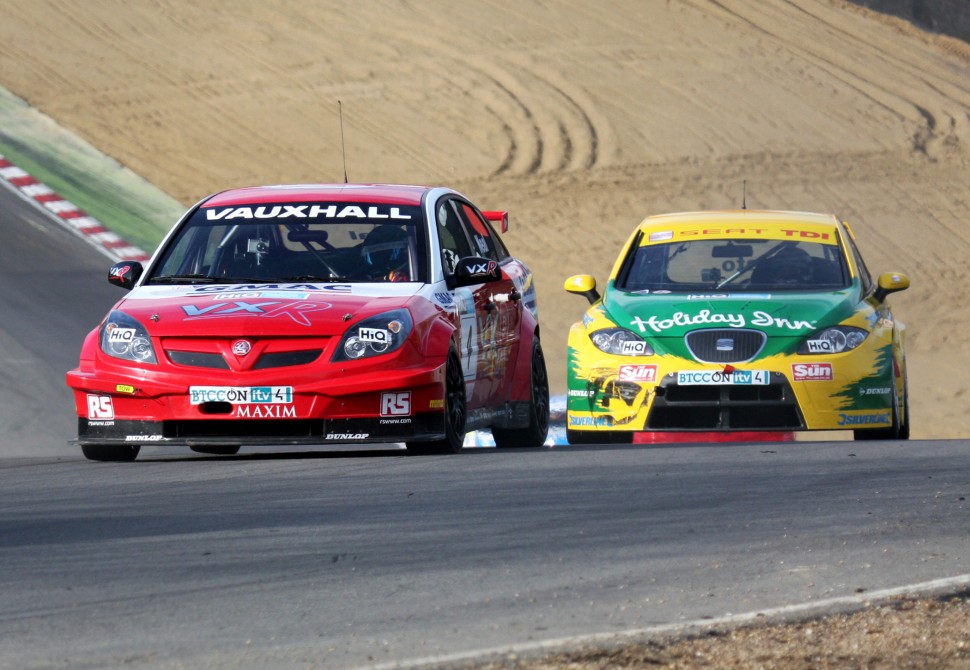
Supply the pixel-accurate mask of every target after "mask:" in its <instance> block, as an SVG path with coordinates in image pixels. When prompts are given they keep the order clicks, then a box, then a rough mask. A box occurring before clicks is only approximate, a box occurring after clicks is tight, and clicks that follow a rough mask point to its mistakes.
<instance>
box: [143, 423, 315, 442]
mask: <svg viewBox="0 0 970 670" xmlns="http://www.w3.org/2000/svg"><path fill="white" fill-rule="evenodd" d="M162 434H163V435H164V436H165V437H167V438H180V439H191V438H193V437H197V438H203V437H210V438H211V437H230V438H231V437H249V438H252V437H322V436H323V421H321V420H320V419H315V420H314V419H293V420H287V419H261V420H259V421H248V420H245V419H244V420H232V421H230V420H207V419H201V420H200V419H193V420H190V421H164V422H163V424H162Z"/></svg>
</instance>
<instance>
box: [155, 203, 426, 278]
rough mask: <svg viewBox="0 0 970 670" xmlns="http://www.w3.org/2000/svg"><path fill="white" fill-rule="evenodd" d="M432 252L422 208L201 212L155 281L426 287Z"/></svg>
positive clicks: (171, 245) (297, 206)
mask: <svg viewBox="0 0 970 670" xmlns="http://www.w3.org/2000/svg"><path fill="white" fill-rule="evenodd" d="M426 246H427V245H426V243H425V237H424V219H423V216H422V214H421V209H420V208H419V207H413V206H404V205H402V206H397V205H395V206H388V205H379V206H378V205H373V204H370V203H346V202H341V203H310V204H302V203H292V202H287V203H267V204H260V205H242V206H235V207H212V208H200V209H199V210H197V211H196V212H195V213H194V214H193V215H192V217H191V218H190V219H189V220H188V221H186V222H185V223H184V224H183V225H182V226H181V227H180V228H179V229H178V231H177V233H176V234H175V235H174V236H173V238H172V239H171V240H169V242H168V244H167V245H166V247H165V250H164V252H163V255H162V258H161V259H160V261H159V263H158V265H156V269H155V271H154V272H153V274H152V276H151V277H149V278H148V281H147V283H149V284H172V283H212V282H221V283H257V282H267V283H278V282H307V281H319V282H331V281H333V282H399V281H424V280H425V277H426V275H427V271H428V270H427V259H426V254H424V253H422V250H424V249H425V248H426Z"/></svg>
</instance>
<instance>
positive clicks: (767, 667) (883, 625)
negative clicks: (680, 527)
mask: <svg viewBox="0 0 970 670" xmlns="http://www.w3.org/2000/svg"><path fill="white" fill-rule="evenodd" d="M441 667H448V668H451V669H452V670H458V669H461V670H591V669H595V670H600V669H603V670H605V669H607V668H609V669H611V670H633V669H637V670H645V669H648V668H649V669H655V668H671V669H686V668H724V669H727V670H756V669H758V670H771V669H778V670H781V669H784V670H809V669H811V670H819V669H833V670H834V669H839V670H843V669H855V668H858V669H863V668H865V669H867V670H875V669H887V670H888V669H890V668H892V669H896V668H911V669H918V670H930V669H932V670H937V669H941V668H942V669H947V670H951V669H952V670H955V669H961V670H967V669H970V590H963V591H961V592H959V593H955V594H950V595H942V596H935V597H930V598H921V599H912V598H905V597H895V598H891V599H889V600H887V601H884V602H880V603H878V604H877V603H866V604H865V605H864V606H863V608H862V609H861V610H857V611H854V612H847V613H840V614H833V615H830V616H823V617H818V618H811V619H805V620H801V621H795V622H788V623H776V624H767V625H759V624H757V623H749V624H745V625H737V626H719V625H714V626H712V627H711V628H709V629H707V630H705V631H704V632H702V633H692V634H688V635H681V636H676V637H675V636H666V637H657V638H654V639H650V640H648V641H644V642H635V643H630V644H624V645H616V646H604V645H587V646H584V647H581V648H579V649H576V650H572V651H568V652H565V651H563V652H556V653H551V654H548V655H543V656H537V655H534V654H520V655H507V656H504V657H503V658H501V659H500V660H491V661H488V662H485V663H471V664H459V665H454V664H452V665H448V666H441Z"/></svg>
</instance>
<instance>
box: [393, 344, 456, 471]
mask: <svg viewBox="0 0 970 670" xmlns="http://www.w3.org/2000/svg"><path fill="white" fill-rule="evenodd" d="M467 417H468V405H467V399H466V397H465V375H464V373H463V372H462V370H461V360H460V359H459V358H458V351H457V350H456V349H455V348H454V347H452V348H451V351H450V352H448V362H447V363H446V364H445V436H444V437H443V438H442V439H440V440H431V441H428V442H407V443H406V445H407V449H408V454H409V455H410V454H414V455H417V456H424V455H428V454H457V453H459V452H460V451H461V448H462V446H464V444H465V420H466V419H467Z"/></svg>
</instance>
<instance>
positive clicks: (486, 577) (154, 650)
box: [0, 189, 970, 669]
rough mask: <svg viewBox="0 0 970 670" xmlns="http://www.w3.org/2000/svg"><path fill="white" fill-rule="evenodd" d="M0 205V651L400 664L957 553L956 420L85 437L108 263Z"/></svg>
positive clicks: (530, 642)
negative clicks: (369, 442) (783, 428)
mask: <svg viewBox="0 0 970 670" xmlns="http://www.w3.org/2000/svg"><path fill="white" fill-rule="evenodd" d="M0 229H2V230H3V231H4V244H2V245H0V275H2V277H0V278H2V281H3V290H2V292H0V356H2V360H3V361H4V365H3V366H0V369H2V376H0V394H2V398H3V402H2V403H0V420H2V427H3V433H2V434H3V437H2V439H0V566H2V570H0V668H59V667H70V668H104V667H119V666H124V667H128V668H176V667H206V668H229V667H231V668H269V669H273V668H305V667H318V668H351V667H394V666H396V665H401V666H408V665H412V664H413V663H414V662H417V661H422V660H429V659H435V658H438V659H441V658H448V659H454V658H462V657H465V656H474V655H475V654H476V652H478V651H481V650H502V649H509V648H516V649H519V650H527V649H529V648H536V647H538V646H539V645H541V644H542V643H543V641H548V640H564V639H568V638H570V637H571V636H586V635H596V634H609V633H623V632H625V631H630V630H654V629H659V628H663V627H669V626H671V625H676V624H681V623H686V622H698V621H701V622H702V621H710V620H720V619H723V618H725V617H729V616H731V615H743V614H745V613H748V614H750V613H755V612H758V611H764V610H774V609H778V608H786V607H789V606H793V605H797V604H799V603H811V602H817V603H821V604H825V603H831V602H834V601H840V600H845V601H850V600H853V601H858V602H861V601H862V600H864V599H865V598H866V597H867V594H875V593H879V592H880V591H881V590H884V589H894V588H896V587H899V586H902V585H906V584H914V583H921V582H930V581H932V580H943V582H942V583H943V584H948V583H963V584H965V580H966V577H965V575H966V574H967V573H970V546H968V545H970V514H968V511H970V507H968V502H967V498H968V497H970V458H968V451H967V443H966V442H965V441H963V440H949V441H942V440H940V441H914V442H909V443H894V442H872V443H859V444H856V443H852V442H829V443H810V444H809V443H777V444H773V443H761V444H738V445H712V446H704V445H676V446H625V447H605V446H604V447H583V448H577V447H557V448H545V449H535V450H524V451H496V450H493V449H473V450H466V453H464V454H461V455H458V456H442V457H426V458H417V457H407V456H405V455H403V454H402V453H401V451H399V450H393V449H386V450H371V451H366V452H364V451H336V450H331V451H303V452H297V453H270V452H266V453H259V452H258V451H252V450H251V451H248V452H245V451H244V452H242V453H241V454H240V455H238V456H235V457H226V458H215V457H205V456H202V455H198V454H194V453H192V452H187V451H186V452H183V451H178V450H163V449H161V448H146V449H143V451H142V455H141V456H140V457H139V459H138V461H136V462H135V463H131V464H107V463H91V462H88V461H85V460H84V459H83V458H82V457H81V455H80V453H79V450H77V449H76V448H75V447H71V446H68V445H67V440H69V439H70V438H71V437H72V435H73V430H74V419H73V415H72V408H71V402H70V396H69V394H67V392H66V389H65V388H64V386H63V376H64V372H65V371H66V370H67V369H68V368H69V367H72V366H73V365H75V363H76V357H77V352H78V350H79V348H80V343H81V339H83V337H84V334H85V333H86V332H87V331H88V330H89V329H90V328H92V327H93V326H94V325H95V323H96V322H97V321H98V319H99V318H100V317H101V315H102V314H103V313H104V312H105V311H106V310H107V309H108V307H109V306H110V305H111V303H112V302H113V301H114V300H115V299H116V298H117V297H118V296H119V289H116V288H114V287H112V286H110V285H109V284H108V283H107V281H106V269H107V267H108V265H109V264H110V261H108V260H107V259H105V258H104V257H102V256H101V255H100V254H99V253H98V252H97V251H96V250H94V249H93V248H92V247H90V246H88V245H87V244H85V243H84V242H83V241H82V240H80V239H79V238H77V237H75V236H73V235H72V234H70V233H68V232H66V231H62V230H60V229H59V228H58V227H57V226H56V224H54V223H52V222H50V221H48V220H47V219H46V218H45V217H44V215H43V214H41V213H40V212H38V211H37V210H36V209H35V208H33V207H32V206H30V205H28V204H27V203H25V202H23V201H21V200H20V199H18V198H17V197H16V196H14V195H13V194H11V193H9V192H8V191H6V189H0ZM948 580H949V581H948ZM961 580H962V581H961ZM938 583H940V582H938Z"/></svg>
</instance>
